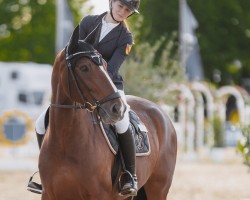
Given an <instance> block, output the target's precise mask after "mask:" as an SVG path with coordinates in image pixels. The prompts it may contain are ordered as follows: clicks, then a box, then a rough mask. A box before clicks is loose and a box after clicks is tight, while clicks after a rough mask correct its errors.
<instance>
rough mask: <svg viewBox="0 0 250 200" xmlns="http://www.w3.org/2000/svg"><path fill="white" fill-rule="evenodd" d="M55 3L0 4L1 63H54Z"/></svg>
mask: <svg viewBox="0 0 250 200" xmlns="http://www.w3.org/2000/svg"><path fill="white" fill-rule="evenodd" d="M54 41H55V3H54V1H52V0H50V1H46V0H34V1H33V0H32V1H29V0H26V1H25V0H24V1H15V0H8V1H2V2H1V3H0V60H1V61H35V62H37V63H52V62H53V60H54V56H55V55H54Z"/></svg>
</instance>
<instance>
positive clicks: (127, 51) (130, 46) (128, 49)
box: [126, 44, 132, 55]
mask: <svg viewBox="0 0 250 200" xmlns="http://www.w3.org/2000/svg"><path fill="white" fill-rule="evenodd" d="M131 48H132V45H131V44H127V47H126V55H128V54H129V53H130V51H131Z"/></svg>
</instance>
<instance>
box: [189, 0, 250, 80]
mask: <svg viewBox="0 0 250 200" xmlns="http://www.w3.org/2000/svg"><path fill="white" fill-rule="evenodd" d="M189 4H190V6H191V7H192V10H193V12H194V14H195V16H196V17H197V19H198V21H199V27H198V36H199V43H200V47H201V54H202V58H203V62H204V66H205V68H204V69H205V72H206V77H207V78H208V79H209V80H211V81H213V72H214V70H215V69H218V70H220V71H221V72H222V73H221V74H222V82H221V83H220V84H221V85H224V84H231V83H238V84H239V83H240V80H241V78H244V77H249V76H250V58H249V51H250V27H249V24H250V13H249V12H248V10H249V7H250V1H246V0H239V1H234V0H221V1H215V0H212V1H202V0H189Z"/></svg>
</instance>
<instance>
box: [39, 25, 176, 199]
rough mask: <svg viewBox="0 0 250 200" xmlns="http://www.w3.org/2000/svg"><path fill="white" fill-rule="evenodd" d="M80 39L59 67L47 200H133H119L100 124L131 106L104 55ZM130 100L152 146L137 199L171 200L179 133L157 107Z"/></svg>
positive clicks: (47, 154) (45, 163) (44, 175)
mask: <svg viewBox="0 0 250 200" xmlns="http://www.w3.org/2000/svg"><path fill="white" fill-rule="evenodd" d="M78 38H79V31H78V27H77V28H76V29H75V31H74V33H73V35H72V37H71V40H70V42H69V45H68V46H67V47H66V48H65V50H63V51H61V52H60V53H59V54H58V56H57V57H56V59H55V63H54V68H53V74H52V99H51V102H52V103H51V108H50V113H49V115H50V119H49V128H48V130H47V134H46V136H45V138H44V141H43V145H42V148H41V152H40V156H39V171H40V177H41V181H42V185H43V193H42V200H120V199H132V198H131V197H121V196H119V195H118V189H117V188H118V186H117V185H118V183H117V182H118V181H117V179H118V178H117V179H116V182H115V185H112V180H111V171H112V168H113V165H114V161H115V156H114V154H113V153H112V152H111V151H110V149H109V147H108V145H107V143H106V141H105V139H104V136H103V133H102V130H101V128H100V126H99V125H98V120H101V121H102V122H104V123H107V124H113V123H115V122H116V121H119V120H120V119H121V118H122V117H123V113H124V111H125V106H124V104H123V102H122V101H121V98H120V96H119V95H118V93H117V89H116V87H115V86H114V84H113V83H112V81H111V79H110V78H109V76H108V74H107V72H106V71H105V69H104V67H103V66H102V65H101V58H100V55H99V54H98V53H97V52H96V51H95V50H94V49H93V47H92V46H91V45H89V44H88V43H86V41H85V42H84V41H78ZM127 100H128V103H129V104H130V106H131V108H132V109H133V110H134V111H135V112H136V113H137V114H138V116H139V117H140V119H141V120H142V122H143V123H144V124H145V126H146V127H147V130H148V137H149V141H150V145H151V153H150V155H148V156H144V157H137V160H136V162H137V175H138V182H139V183H138V184H139V185H138V187H139V188H140V190H139V191H138V196H137V197H135V198H134V199H136V200H166V198H167V194H168V191H169V188H170V186H171V183H172V178H173V173H174V169H175V163H176V152H177V145H176V133H175V129H174V127H173V125H172V122H171V121H170V119H169V118H168V117H167V116H166V114H165V113H164V112H163V111H162V110H161V109H160V108H159V106H157V105H156V104H154V103H152V102H150V101H148V100H145V99H142V98H139V97H135V96H128V98H127ZM79 108H80V109H79ZM81 108H82V109H81Z"/></svg>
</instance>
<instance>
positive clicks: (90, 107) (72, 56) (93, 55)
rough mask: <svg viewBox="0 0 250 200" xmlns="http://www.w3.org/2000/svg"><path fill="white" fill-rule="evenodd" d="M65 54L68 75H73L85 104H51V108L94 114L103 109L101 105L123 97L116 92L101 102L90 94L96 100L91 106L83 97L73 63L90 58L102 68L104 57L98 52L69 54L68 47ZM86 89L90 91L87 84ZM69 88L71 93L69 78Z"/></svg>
mask: <svg viewBox="0 0 250 200" xmlns="http://www.w3.org/2000/svg"><path fill="white" fill-rule="evenodd" d="M65 53H66V63H67V69H68V75H69V74H71V78H72V80H73V81H74V84H75V87H76V89H77V92H78V94H79V95H80V98H81V100H82V102H84V103H83V104H75V105H62V104H50V106H51V107H55V108H71V109H86V110H88V111H89V112H93V111H94V110H95V109H96V108H97V109H98V108H99V107H101V105H102V104H103V103H105V102H108V101H111V100H113V99H117V98H120V97H121V95H120V93H119V92H114V93H112V94H110V95H108V96H106V97H104V98H103V99H101V100H97V99H96V98H95V97H94V96H93V95H92V94H91V93H90V96H91V98H92V99H94V104H91V103H90V102H89V101H88V100H87V98H86V97H85V96H84V95H83V93H82V91H81V90H80V88H79V85H78V82H77V79H76V76H75V73H74V71H73V69H72V67H73V65H72V61H73V60H76V59H79V57H88V58H89V59H90V60H92V61H93V62H94V63H95V64H96V65H98V66H100V65H102V57H101V55H100V54H99V53H98V52H97V51H96V50H89V51H80V52H76V53H74V54H69V52H68V46H66V47H65ZM83 84H84V82H83ZM84 87H85V88H86V89H87V90H89V89H88V87H87V85H86V84H84ZM68 88H69V92H70V91H71V90H70V79H69V78H68ZM70 93H71V92H70ZM70 96H71V94H70Z"/></svg>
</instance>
